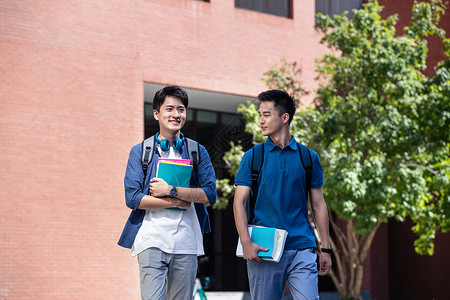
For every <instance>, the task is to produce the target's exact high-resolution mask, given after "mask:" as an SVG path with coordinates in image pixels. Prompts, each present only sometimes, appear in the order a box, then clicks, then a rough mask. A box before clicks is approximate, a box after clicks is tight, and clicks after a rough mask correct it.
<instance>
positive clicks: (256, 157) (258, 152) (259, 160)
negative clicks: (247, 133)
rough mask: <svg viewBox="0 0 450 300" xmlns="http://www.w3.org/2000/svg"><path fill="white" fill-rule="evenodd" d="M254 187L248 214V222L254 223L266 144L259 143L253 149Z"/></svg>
mask: <svg viewBox="0 0 450 300" xmlns="http://www.w3.org/2000/svg"><path fill="white" fill-rule="evenodd" d="M252 152H253V153H252V164H251V169H252V189H251V192H250V197H249V206H248V207H249V211H248V216H249V220H248V223H249V224H252V223H253V221H254V219H255V204H256V198H257V197H258V189H259V184H258V179H259V174H260V173H261V168H262V165H263V162H264V144H257V145H255V146H254V147H253V149H252Z"/></svg>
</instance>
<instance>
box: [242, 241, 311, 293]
mask: <svg viewBox="0 0 450 300" xmlns="http://www.w3.org/2000/svg"><path fill="white" fill-rule="evenodd" d="M316 258H317V255H316V253H315V252H314V249H313V248H309V249H304V250H284V252H283V256H282V257H281V260H280V262H279V263H275V262H269V261H262V262H252V261H247V272H248V279H249V283H250V294H251V297H252V300H266V299H270V300H276V299H282V298H283V292H284V288H285V287H286V280H287V282H288V285H289V288H290V290H291V295H292V297H293V298H294V299H296V300H318V299H319V292H318V289H317V282H318V281H317V280H318V279H317V275H318V271H317V264H316Z"/></svg>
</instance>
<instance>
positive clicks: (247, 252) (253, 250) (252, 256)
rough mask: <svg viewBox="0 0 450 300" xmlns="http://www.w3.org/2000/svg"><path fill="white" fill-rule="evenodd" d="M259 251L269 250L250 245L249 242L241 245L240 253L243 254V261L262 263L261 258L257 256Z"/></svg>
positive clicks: (253, 244)
mask: <svg viewBox="0 0 450 300" xmlns="http://www.w3.org/2000/svg"><path fill="white" fill-rule="evenodd" d="M259 251H264V252H267V251H269V249H267V248H264V247H261V246H259V245H257V244H255V243H252V242H251V241H250V242H249V243H244V244H242V252H243V254H244V259H246V260H249V261H253V262H260V261H262V259H261V257H259V256H258V252H259Z"/></svg>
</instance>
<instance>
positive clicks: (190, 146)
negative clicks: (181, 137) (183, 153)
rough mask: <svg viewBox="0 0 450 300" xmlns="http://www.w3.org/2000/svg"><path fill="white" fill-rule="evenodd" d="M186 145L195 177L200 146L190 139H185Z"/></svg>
mask: <svg viewBox="0 0 450 300" xmlns="http://www.w3.org/2000/svg"><path fill="white" fill-rule="evenodd" d="M185 139H186V141H187V143H186V147H187V151H188V153H189V159H190V160H191V163H192V168H193V169H194V173H195V176H197V173H198V172H197V171H198V165H199V164H200V146H199V145H198V142H196V141H194V140H192V139H190V138H185Z"/></svg>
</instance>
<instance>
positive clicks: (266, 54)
mask: <svg viewBox="0 0 450 300" xmlns="http://www.w3.org/2000/svg"><path fill="white" fill-rule="evenodd" d="M244 2H245V1H238V0H236V1H235V0H210V1H200V0H165V1H160V0H129V1H125V0H108V1H106V0H96V1H86V0H81V1H73V0H67V1H51V0H47V1H14V0H4V1H0V20H1V22H0V32H1V34H0V54H1V55H0V69H1V72H0V97H1V101H0V136H1V141H2V143H1V144H0V159H1V164H0V168H1V175H0V176H1V180H0V197H1V204H0V234H1V241H0V298H1V299H138V298H139V274H138V267H137V263H136V260H135V259H134V258H131V253H130V251H129V250H127V249H124V248H121V247H119V246H118V245H117V240H118V238H119V236H120V234H121V231H122V228H123V226H124V224H125V221H126V219H127V217H128V214H129V210H128V208H126V206H125V201H124V192H123V176H124V172H125V167H126V162H127V158H128V153H129V150H130V149H131V147H132V146H133V145H135V144H137V143H139V142H141V141H142V139H143V138H144V137H145V135H146V134H147V135H149V134H151V132H152V130H153V129H152V125H151V121H147V122H146V120H149V119H148V118H146V115H147V116H148V115H149V114H151V108H149V103H150V102H151V98H152V96H153V95H152V94H154V91H155V89H157V88H159V87H161V86H164V85H166V84H177V85H180V86H182V87H184V88H187V89H188V92H189V95H190V100H191V105H190V106H191V107H192V111H193V113H192V115H191V116H190V118H192V119H189V120H188V121H190V122H191V123H190V124H191V125H192V126H195V128H196V130H192V132H191V135H196V134H198V136H193V138H198V139H200V140H202V139H205V137H209V136H211V134H215V135H214V136H213V138H212V139H211V141H213V142H210V143H209V147H210V148H208V149H213V150H212V153H210V155H211V157H212V158H214V160H213V162H215V163H216V164H215V167H217V168H218V170H216V171H217V172H218V173H219V174H220V172H223V169H221V166H220V162H219V159H218V158H220V155H219V154H220V152H214V151H215V150H214V149H215V147H216V146H217V145H218V143H219V142H221V143H223V142H224V141H223V140H220V141H219V142H217V139H214V138H217V137H218V136H219V134H222V133H223V132H224V131H223V130H228V131H226V132H232V131H233V130H235V131H234V132H236V130H237V131H239V130H241V129H239V128H242V127H239V126H242V124H241V123H240V122H239V117H238V116H236V114H235V109H236V107H237V105H238V104H239V103H244V102H245V101H246V100H247V99H251V98H254V97H256V95H257V94H258V93H259V92H261V91H263V90H265V89H266V87H265V85H264V82H263V81H262V80H261V77H262V75H263V73H264V72H266V71H267V70H269V68H270V67H271V66H273V65H276V64H278V63H279V61H280V59H281V58H285V59H286V60H287V61H296V62H298V63H299V65H300V67H301V68H302V78H301V79H302V82H303V85H304V86H305V87H307V88H308V90H310V91H313V90H314V89H315V88H316V87H317V82H316V81H315V77H316V74H315V72H314V69H315V59H316V58H318V57H321V56H323V55H324V54H325V53H326V51H327V49H326V47H324V46H323V45H321V44H320V43H319V40H320V36H319V34H318V32H316V31H315V30H314V22H315V11H316V3H317V1H316V3H315V2H314V1H306V0H295V1H294V0H288V1H272V2H274V3H278V5H275V6H270V5H269V6H268V7H267V6H264V5H263V3H265V2H266V1H250V2H252V3H253V4H251V5H250V7H247V6H245V3H244ZM268 2H271V1H268ZM322 2H324V1H322ZM353 2H355V1H353ZM260 4H261V5H260ZM258 5H259V6H258ZM321 5H323V3H322V4H321ZM308 97H309V98H308ZM308 97H306V98H305V101H307V102H308V101H311V99H312V97H313V93H311V95H310V96H308ZM146 108H147V109H146ZM211 128H213V130H211ZM230 128H231V129H230ZM208 130H210V131H208ZM146 132H147V133H146ZM203 143H205V144H206V143H207V142H203ZM210 152H211V150H210ZM210 212H211V215H212V221H213V224H212V225H213V233H211V234H209V235H207V236H205V243H206V251H207V256H209V259H206V260H203V261H204V263H203V264H201V268H204V269H202V270H200V271H201V272H203V273H204V274H206V275H210V276H212V278H213V283H214V281H215V287H214V286H213V288H215V289H217V290H233V289H234V290H236V289H237V290H245V289H246V286H245V280H246V279H245V269H244V268H245V266H244V263H243V261H242V260H238V259H237V258H235V257H234V256H233V251H234V248H235V244H236V239H237V234H236V232H235V228H234V223H233V221H232V218H233V216H232V213H231V211H230V210H226V211H221V212H217V211H212V210H210ZM386 238H387V237H386V236H384V237H383V236H382V237H381V242H380V243H384V241H386ZM386 255H387V254H386ZM381 260H382V261H383V262H382V264H384V265H385V266H386V264H387V260H388V256H383V257H382V259H381ZM373 261H374V260H373ZM373 261H372V262H371V263H373ZM230 262H231V263H230ZM376 266H378V265H375V264H374V267H373V268H372V269H375V268H376ZM369 270H370V268H369ZM372 271H373V270H372ZM368 272H369V273H368V275H367V278H368V279H367V282H366V283H365V284H366V286H365V288H366V289H368V290H371V289H372V288H377V286H375V285H376V284H378V283H380V284H382V285H383V287H382V288H383V289H387V288H388V287H387V284H388V282H389V280H388V279H387V278H384V279H383V278H382V279H380V280H379V281H375V280H374V279H373V278H374V277H371V274H374V273H373V272H372V273H370V271H368ZM371 280H372V281H371ZM323 286H324V289H325V290H327V289H331V290H332V287H331V288H330V287H328V284H327V283H324V285H323ZM380 299H381V298H380ZM384 299H387V298H384Z"/></svg>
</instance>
